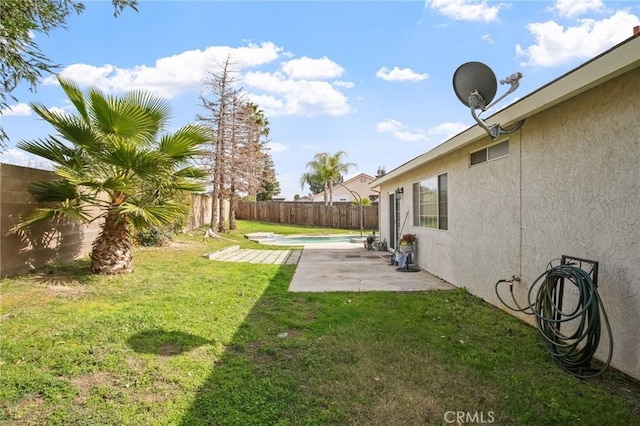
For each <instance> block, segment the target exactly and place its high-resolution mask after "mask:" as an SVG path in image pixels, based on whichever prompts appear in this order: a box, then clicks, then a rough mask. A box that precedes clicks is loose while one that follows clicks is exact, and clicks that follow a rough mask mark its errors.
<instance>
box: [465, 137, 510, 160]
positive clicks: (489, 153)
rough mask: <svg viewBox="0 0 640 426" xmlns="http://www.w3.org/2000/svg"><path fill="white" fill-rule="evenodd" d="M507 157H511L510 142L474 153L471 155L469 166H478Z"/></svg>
mask: <svg viewBox="0 0 640 426" xmlns="http://www.w3.org/2000/svg"><path fill="white" fill-rule="evenodd" d="M507 155H509V141H504V142H500V143H497V144H495V145H491V146H488V147H486V148H482V149H481V150H479V151H475V152H472V153H471V154H470V155H469V160H470V161H469V164H470V165H472V166H475V165H476V164H480V163H484V162H486V161H491V160H496V159H498V158H502V157H506V156H507Z"/></svg>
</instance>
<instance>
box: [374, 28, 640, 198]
mask: <svg viewBox="0 0 640 426" xmlns="http://www.w3.org/2000/svg"><path fill="white" fill-rule="evenodd" d="M638 66H640V37H637V36H634V37H630V38H628V39H627V40H625V41H623V42H622V43H620V44H618V45H616V46H614V47H612V48H611V49H609V50H607V51H606V52H603V53H602V54H600V55H598V56H596V57H594V58H593V59H591V60H589V61H588V62H586V63H584V64H582V65H580V66H579V67H578V68H575V69H573V70H571V71H569V72H567V73H566V74H564V75H562V76H560V77H558V78H557V79H555V80H553V81H551V82H550V83H548V84H546V85H545V86H542V87H541V88H539V89H537V90H536V91H534V92H532V93H530V94H528V95H527V96H525V97H523V98H522V99H520V100H518V101H517V102H514V103H513V104H512V105H509V106H507V107H505V108H504V109H502V110H500V111H498V112H497V113H495V114H493V115H491V116H490V117H488V118H487V119H486V120H485V121H486V123H487V125H489V126H491V125H493V124H495V123H500V125H501V126H502V127H503V128H509V127H510V126H512V125H514V124H516V123H518V122H519V121H521V120H526V119H527V118H529V117H531V116H534V115H536V114H538V113H540V112H542V111H544V110H547V109H549V108H552V107H553V106H555V105H558V104H560V103H562V102H564V101H566V100H567V99H570V98H573V97H575V96H578V95H579V94H581V93H583V92H585V91H587V90H589V89H591V88H593V87H595V86H598V85H600V84H602V83H604V82H606V81H608V80H611V79H613V78H615V77H617V76H619V75H621V74H624V73H626V72H628V71H629V70H631V69H634V68H637V67H638ZM594 107H596V106H594ZM525 126H526V123H525ZM488 137H489V136H488V135H487V133H486V132H485V131H484V129H482V128H481V127H480V126H479V125H477V124H476V125H474V126H472V127H469V128H468V129H466V130H464V131H463V132H461V133H459V134H457V135H456V136H454V137H452V138H450V139H448V140H447V141H445V142H443V143H442V144H440V145H438V146H436V147H435V148H433V149H432V150H430V151H428V152H425V153H424V154H421V155H419V156H418V157H415V158H414V159H412V160H410V161H408V162H406V163H404V164H402V165H401V166H399V167H397V168H395V169H394V170H392V171H390V172H388V173H387V174H385V175H384V176H381V177H380V178H378V179H376V180H374V181H373V182H371V184H370V186H371V187H372V188H379V187H380V186H381V185H382V184H384V183H386V182H388V181H390V180H393V179H394V178H396V177H398V176H400V175H402V174H404V173H406V172H408V171H410V170H413V169H415V168H417V167H420V166H422V165H424V164H427V163H429V162H432V161H434V160H437V159H439V158H441V157H443V156H445V155H447V154H449V153H451V152H453V151H456V150H458V149H460V148H463V147H465V146H467V145H470V144H472V143H474V142H477V141H479V140H481V139H483V138H488Z"/></svg>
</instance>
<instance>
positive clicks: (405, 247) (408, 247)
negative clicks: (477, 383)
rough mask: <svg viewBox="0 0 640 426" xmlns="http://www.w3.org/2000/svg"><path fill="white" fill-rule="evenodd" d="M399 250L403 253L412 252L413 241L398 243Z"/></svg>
mask: <svg viewBox="0 0 640 426" xmlns="http://www.w3.org/2000/svg"><path fill="white" fill-rule="evenodd" d="M400 251H401V252H403V253H413V243H400Z"/></svg>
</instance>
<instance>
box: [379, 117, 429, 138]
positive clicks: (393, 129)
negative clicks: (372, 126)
mask: <svg viewBox="0 0 640 426" xmlns="http://www.w3.org/2000/svg"><path fill="white" fill-rule="evenodd" d="M376 131H377V132H380V133H391V134H392V135H393V136H394V137H395V138H396V139H400V140H401V141H405V142H417V141H423V140H427V135H425V133H424V131H422V130H420V129H408V128H407V127H406V126H405V125H404V124H403V123H401V122H400V121H398V120H394V119H392V118H386V119H384V120H383V121H381V122H380V123H378V124H377V125H376Z"/></svg>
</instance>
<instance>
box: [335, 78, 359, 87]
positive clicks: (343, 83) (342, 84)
mask: <svg viewBox="0 0 640 426" xmlns="http://www.w3.org/2000/svg"><path fill="white" fill-rule="evenodd" d="M333 85H334V86H337V87H344V88H345V89H352V88H353V87H355V84H354V83H353V82H351V81H340V80H336V81H334V82H333Z"/></svg>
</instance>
